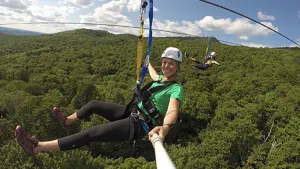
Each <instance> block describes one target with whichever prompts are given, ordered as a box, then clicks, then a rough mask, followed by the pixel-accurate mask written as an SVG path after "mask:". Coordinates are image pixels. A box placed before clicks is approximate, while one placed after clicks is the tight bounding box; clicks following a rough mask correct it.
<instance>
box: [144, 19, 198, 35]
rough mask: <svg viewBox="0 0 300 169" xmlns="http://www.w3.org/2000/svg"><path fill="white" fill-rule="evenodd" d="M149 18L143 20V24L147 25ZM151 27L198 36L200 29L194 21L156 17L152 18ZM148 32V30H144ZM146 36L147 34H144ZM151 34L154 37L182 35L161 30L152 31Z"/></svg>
mask: <svg viewBox="0 0 300 169" xmlns="http://www.w3.org/2000/svg"><path fill="white" fill-rule="evenodd" d="M148 25H149V20H147V21H146V22H145V26H146V27H148ZM152 28H153V29H160V30H166V31H172V32H179V33H186V34H191V35H196V36H200V33H201V30H200V28H199V26H198V25H197V24H196V23H192V22H190V21H181V22H178V21H170V20H165V21H160V20H157V19H153V23H152ZM146 33H148V32H146ZM146 36H148V35H146ZM153 36H155V37H161V36H162V37H165V36H173V37H174V36H184V35H182V34H175V33H169V32H162V31H153Z"/></svg>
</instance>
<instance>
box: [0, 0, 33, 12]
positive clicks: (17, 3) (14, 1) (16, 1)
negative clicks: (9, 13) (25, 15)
mask: <svg viewBox="0 0 300 169" xmlns="http://www.w3.org/2000/svg"><path fill="white" fill-rule="evenodd" d="M36 4H37V0H1V1H0V6H3V7H7V8H12V9H18V10H25V9H27V8H28V7H29V6H31V5H36Z"/></svg>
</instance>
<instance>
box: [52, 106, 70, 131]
mask: <svg viewBox="0 0 300 169" xmlns="http://www.w3.org/2000/svg"><path fill="white" fill-rule="evenodd" d="M53 114H54V115H55V116H56V117H57V118H58V119H59V120H60V121H61V122H62V123H63V124H64V125H65V126H70V125H71V124H68V123H67V121H66V120H67V117H66V116H65V115H64V114H63V113H62V112H61V111H60V109H59V108H58V107H54V108H53Z"/></svg>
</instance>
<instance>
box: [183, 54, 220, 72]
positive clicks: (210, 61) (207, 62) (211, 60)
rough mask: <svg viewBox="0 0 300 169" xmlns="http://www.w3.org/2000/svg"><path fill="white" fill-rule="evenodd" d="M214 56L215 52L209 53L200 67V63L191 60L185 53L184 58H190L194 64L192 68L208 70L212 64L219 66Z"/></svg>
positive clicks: (193, 59)
mask: <svg viewBox="0 0 300 169" xmlns="http://www.w3.org/2000/svg"><path fill="white" fill-rule="evenodd" d="M216 55H217V54H216V52H211V54H210V55H209V56H207V57H206V58H205V63H204V64H203V65H202V63H201V62H200V61H199V60H197V59H195V58H192V57H189V55H188V54H187V53H185V56H186V57H187V58H190V59H191V60H192V61H194V62H196V64H195V65H194V67H195V68H197V69H201V70H206V69H208V68H209V67H210V66H211V65H212V64H216V65H220V64H219V63H218V62H217V61H216Z"/></svg>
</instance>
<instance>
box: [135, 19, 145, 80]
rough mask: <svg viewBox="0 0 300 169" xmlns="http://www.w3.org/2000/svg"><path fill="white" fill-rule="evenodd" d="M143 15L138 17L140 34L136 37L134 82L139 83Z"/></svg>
mask: <svg viewBox="0 0 300 169" xmlns="http://www.w3.org/2000/svg"><path fill="white" fill-rule="evenodd" d="M143 26H144V25H143V16H142V15H141V18H140V35H139V39H138V48H137V55H136V56H137V58H136V83H137V84H139V83H140V82H139V80H140V72H141V65H142V55H143V34H144V29H143Z"/></svg>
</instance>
